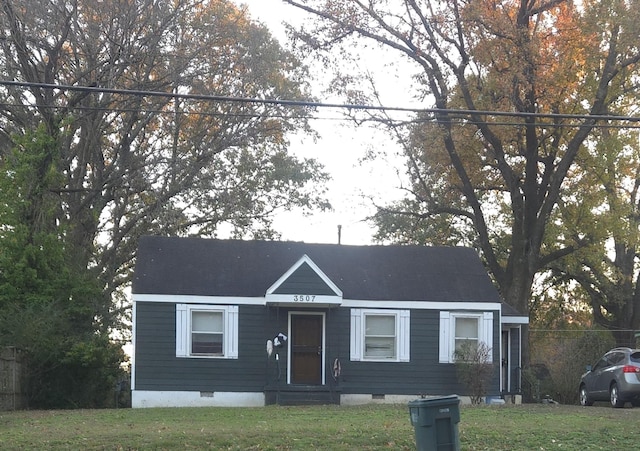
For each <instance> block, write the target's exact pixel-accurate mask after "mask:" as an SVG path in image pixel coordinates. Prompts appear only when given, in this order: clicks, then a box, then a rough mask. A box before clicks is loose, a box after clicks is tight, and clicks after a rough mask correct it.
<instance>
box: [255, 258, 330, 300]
mask: <svg viewBox="0 0 640 451" xmlns="http://www.w3.org/2000/svg"><path fill="white" fill-rule="evenodd" d="M303 263H306V264H308V265H309V266H310V267H311V269H313V271H314V272H315V273H316V274H317V275H318V276H319V277H320V278H321V279H322V281H323V282H324V283H326V284H327V285H328V286H329V288H331V290H332V291H333V292H334V293H335V294H336V295H337V296H338V297H342V290H340V288H338V287H337V286H336V284H335V283H333V282H332V281H331V279H329V278H328V277H327V275H326V274H325V273H324V272H322V270H321V269H320V268H319V267H318V265H316V264H315V263H314V262H313V260H311V258H309V256H308V255H307V254H304V255H303V256H302V257H300V260H298V261H297V262H295V263H294V264H293V266H291V268H289V270H288V271H287V272H285V273H284V274H283V275H282V276H281V277H280V278H279V279H278V280H276V281H275V283H274V284H273V285H271V286H270V287H269V288H268V289H267V293H266V294H267V295H269V294H272V293H273V292H274V291H275V290H276V289H277V288H278V287H279V286H280V285H282V283H284V281H285V280H287V279H288V278H289V276H291V274H293V273H294V272H295V271H296V270H297V269H298V268H299V267H300V266H301V265H302V264H303Z"/></svg>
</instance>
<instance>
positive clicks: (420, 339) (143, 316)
mask: <svg viewBox="0 0 640 451" xmlns="http://www.w3.org/2000/svg"><path fill="white" fill-rule="evenodd" d="M136 309H137V311H136V317H137V325H136V349H135V359H136V374H135V376H136V381H135V383H136V389H138V390H193V391H243V392H261V391H263V389H264V387H265V386H269V387H272V388H273V387H274V386H278V385H284V384H286V381H287V349H286V346H285V347H283V348H279V349H276V350H275V353H278V354H279V360H278V361H276V360H275V355H273V356H272V357H271V358H270V359H268V358H267V355H266V352H265V343H266V340H267V339H273V337H275V336H276V335H278V333H280V332H282V333H284V334H287V332H288V314H289V311H290V310H289V309H288V308H284V307H259V306H244V305H241V306H240V307H239V358H238V359H237V360H236V359H193V358H176V357H175V304H171V303H147V302H139V303H137V306H136ZM295 311H300V309H295ZM304 311H305V312H313V311H317V312H320V311H322V312H325V314H326V334H327V335H326V349H325V353H326V368H325V371H326V373H325V379H326V383H327V384H328V385H332V386H336V387H339V388H340V389H341V392H342V394H349V393H356V394H357V393H373V394H389V395H391V394H404V395H419V394H421V393H425V394H429V395H446V394H452V393H456V394H459V395H465V394H466V392H465V389H464V387H462V386H460V384H458V382H457V378H456V368H455V365H454V364H440V363H438V345H439V343H438V340H439V330H438V329H439V312H438V311H437V310H412V311H411V361H410V362H351V361H350V360H349V356H350V350H349V343H350V309H348V308H333V309H328V310H320V309H316V310H306V309H305V310H304ZM498 322H499V315H498V314H497V312H496V314H495V315H494V331H495V334H494V338H493V339H494V344H497V343H500V341H499V340H500V335H499V334H500V332H499V331H500V328H499V327H498ZM496 349H497V348H496ZM498 354H499V353H498V352H494V364H495V368H496V377H495V379H494V381H493V383H492V387H491V390H490V392H491V393H498V392H499V375H498V372H497V370H498V368H499V365H498V359H499V356H498ZM336 358H337V359H339V360H340V363H341V366H342V374H341V376H340V378H339V379H338V380H337V381H336V380H334V379H333V376H332V371H331V370H332V366H333V361H334V360H335V359H336Z"/></svg>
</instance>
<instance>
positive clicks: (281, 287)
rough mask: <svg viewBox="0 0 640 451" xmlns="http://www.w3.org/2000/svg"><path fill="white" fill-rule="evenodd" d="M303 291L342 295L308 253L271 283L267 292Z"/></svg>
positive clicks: (296, 292) (325, 294) (291, 292)
mask: <svg viewBox="0 0 640 451" xmlns="http://www.w3.org/2000/svg"><path fill="white" fill-rule="evenodd" d="M301 293H304V294H316V295H323V296H339V297H342V291H341V290H340V289H339V288H338V287H337V286H336V285H335V284H334V283H333V282H332V281H331V279H329V277H327V275H326V274H325V273H324V272H322V270H321V269H320V268H319V267H318V265H316V264H315V263H314V262H313V260H311V258H309V256H308V255H306V254H305V255H303V256H302V257H301V258H300V260H298V261H297V262H296V263H295V264H294V265H293V266H292V267H291V268H289V270H288V271H287V272H285V273H284V274H283V275H282V277H280V278H279V279H278V280H277V281H276V282H275V283H274V284H273V285H271V286H270V287H269V288H268V289H267V293H266V294H267V295H272V294H301Z"/></svg>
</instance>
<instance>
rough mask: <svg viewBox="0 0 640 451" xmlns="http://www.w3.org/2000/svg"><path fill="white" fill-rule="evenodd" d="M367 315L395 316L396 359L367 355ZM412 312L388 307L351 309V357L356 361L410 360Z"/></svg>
mask: <svg viewBox="0 0 640 451" xmlns="http://www.w3.org/2000/svg"><path fill="white" fill-rule="evenodd" d="M367 315H380V316H394V317H395V327H396V350H395V355H396V357H395V358H394V359H380V358H371V357H366V356H365V352H364V345H365V330H364V326H365V317H366V316H367ZM410 325H411V313H410V310H387V309H357V308H353V309H351V330H350V359H351V361H354V362H360V361H362V362H409V361H410V356H411V352H410V348H409V343H410V342H411V329H410Z"/></svg>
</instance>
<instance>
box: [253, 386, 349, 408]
mask: <svg viewBox="0 0 640 451" xmlns="http://www.w3.org/2000/svg"><path fill="white" fill-rule="evenodd" d="M340 391H341V390H340V389H338V388H336V387H328V386H324V385H285V386H280V387H265V390H264V394H265V403H266V404H267V405H272V404H278V405H280V406H308V405H322V404H340Z"/></svg>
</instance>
